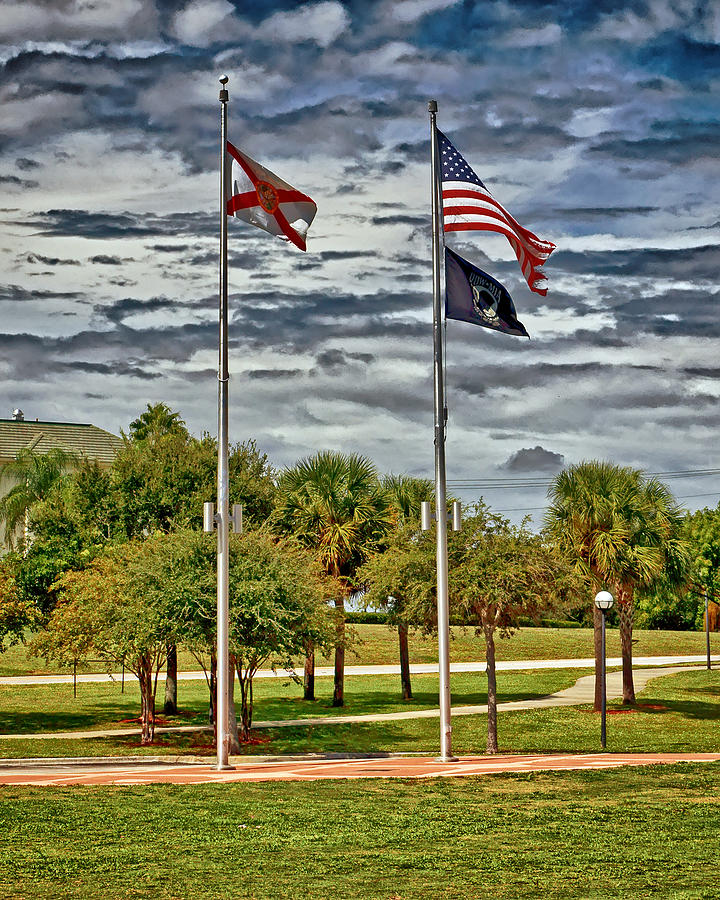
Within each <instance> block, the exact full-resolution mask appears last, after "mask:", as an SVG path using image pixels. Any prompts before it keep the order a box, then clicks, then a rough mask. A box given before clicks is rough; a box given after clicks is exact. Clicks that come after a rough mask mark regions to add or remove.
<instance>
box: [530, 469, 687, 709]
mask: <svg viewBox="0 0 720 900" xmlns="http://www.w3.org/2000/svg"><path fill="white" fill-rule="evenodd" d="M548 496H549V497H550V501H551V505H550V507H549V509H548V512H547V515H546V522H547V525H548V528H549V531H550V534H551V535H552V537H553V538H554V539H555V541H556V543H557V544H558V546H559V547H560V548H561V549H563V550H564V551H566V552H568V553H569V554H570V555H571V556H572V557H573V558H574V560H575V564H576V567H577V569H578V570H579V571H580V572H581V574H583V575H584V576H585V578H586V580H587V581H588V583H589V585H591V586H594V587H595V588H598V589H599V588H601V587H607V588H609V589H610V590H611V591H612V592H613V593H614V595H615V599H616V600H617V604H618V614H619V618H620V643H621V647H622V661H623V702H624V703H634V702H635V689H634V685H633V676H632V628H633V614H634V602H633V601H634V594H635V591H636V590H637V589H638V588H641V587H647V586H649V585H650V584H652V583H653V582H654V581H656V580H657V579H659V578H661V577H663V575H667V574H668V572H671V574H673V573H674V577H677V576H678V574H679V573H680V572H681V571H682V570H683V568H684V566H685V564H686V560H687V547H686V545H685V543H684V542H683V541H682V540H681V539H680V537H679V533H680V527H681V521H682V519H681V515H680V511H679V508H678V507H677V505H676V503H675V500H674V498H673V496H672V494H671V493H670V491H669V490H668V489H667V488H666V487H665V485H664V484H662V483H661V482H659V481H658V480H657V479H654V478H650V479H645V478H644V477H643V474H642V472H641V471H639V470H638V469H631V468H626V467H622V466H617V465H614V464H613V463H609V462H597V461H591V462H583V463H580V464H579V465H576V466H569V467H568V468H567V469H564V470H563V471H562V472H560V473H559V474H558V475H557V476H556V477H555V479H554V480H553V482H552V484H551V486H550V489H549V490H548ZM593 615H594V625H595V673H596V679H595V708H596V709H599V708H600V702H601V698H600V665H601V662H600V659H601V656H600V652H601V648H600V627H601V626H600V613H599V611H598V610H596V609H595V608H594V606H593Z"/></svg>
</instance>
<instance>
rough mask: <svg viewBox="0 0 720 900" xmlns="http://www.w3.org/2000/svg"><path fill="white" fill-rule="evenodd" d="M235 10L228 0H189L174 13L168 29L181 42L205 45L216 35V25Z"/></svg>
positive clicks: (191, 44)
mask: <svg viewBox="0 0 720 900" xmlns="http://www.w3.org/2000/svg"><path fill="white" fill-rule="evenodd" d="M234 11H235V7H234V6H233V5H232V3H228V0H204V2H202V0H201V2H198V0H190V3H188V5H187V6H186V7H185V8H184V9H181V10H180V11H179V12H178V13H176V15H175V17H174V19H173V21H172V23H171V26H170V30H171V32H172V34H174V35H175V37H176V38H177V39H178V40H179V41H180V42H181V43H183V44H188V45H189V46H193V47H205V46H207V45H208V44H211V43H212V42H213V40H214V39H215V37H216V36H217V34H218V32H219V29H218V26H219V25H220V24H221V23H223V22H225V20H226V19H228V18H229V17H230V16H231V15H232V14H233V13H234Z"/></svg>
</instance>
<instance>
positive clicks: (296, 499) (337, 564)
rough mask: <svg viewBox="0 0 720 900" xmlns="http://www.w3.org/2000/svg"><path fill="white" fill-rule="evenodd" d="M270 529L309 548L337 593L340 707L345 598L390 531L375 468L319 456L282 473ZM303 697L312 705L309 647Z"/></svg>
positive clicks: (337, 702)
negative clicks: (332, 580)
mask: <svg viewBox="0 0 720 900" xmlns="http://www.w3.org/2000/svg"><path fill="white" fill-rule="evenodd" d="M273 519H274V523H275V526H276V527H277V528H278V529H279V530H281V531H285V532H289V533H292V534H294V535H295V536H296V538H297V539H298V540H299V541H300V542H301V543H302V544H304V545H305V546H308V547H312V548H313V549H314V550H315V552H316V553H317V554H318V557H319V559H320V562H321V563H322V565H323V568H324V569H325V571H326V572H327V574H328V575H331V576H332V577H334V578H336V579H337V580H338V581H339V583H340V585H341V591H340V593H339V594H338V596H337V599H336V601H335V606H336V608H337V613H338V619H337V640H336V647H335V685H334V691H333V706H343V704H344V685H343V682H344V673H345V616H344V608H345V598H346V597H347V596H348V595H349V593H350V591H351V590H352V588H353V587H354V575H355V571H356V569H357V567H358V566H359V565H360V564H361V563H362V561H363V559H364V558H365V555H366V554H367V552H368V551H369V550H370V549H371V548H373V547H374V546H376V545H377V544H378V543H379V542H380V541H381V540H382V538H383V537H384V535H385V534H386V532H387V529H388V528H389V527H390V513H389V508H388V499H387V495H386V493H385V491H384V490H383V488H382V485H381V484H380V481H379V480H378V474H377V470H376V469H375V466H374V465H373V464H372V462H370V460H368V459H366V458H365V457H363V456H359V455H357V454H344V453H336V452H333V451H321V452H320V453H317V454H315V456H311V457H306V458H305V459H301V460H300V461H299V462H298V463H297V464H296V465H295V466H293V467H292V468H289V469H286V470H285V472H283V473H282V475H281V476H280V480H279V484H278V501H277V508H276V510H275V514H274V517H273ZM305 697H306V698H307V699H314V654H313V650H312V648H311V647H308V659H307V661H306V666H305Z"/></svg>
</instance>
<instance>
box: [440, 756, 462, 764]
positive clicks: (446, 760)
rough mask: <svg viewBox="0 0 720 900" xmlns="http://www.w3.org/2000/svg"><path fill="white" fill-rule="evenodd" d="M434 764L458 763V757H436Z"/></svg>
mask: <svg viewBox="0 0 720 900" xmlns="http://www.w3.org/2000/svg"><path fill="white" fill-rule="evenodd" d="M435 762H440V763H453V762H460V757H459V756H436V757H435Z"/></svg>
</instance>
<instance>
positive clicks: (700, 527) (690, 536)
mask: <svg viewBox="0 0 720 900" xmlns="http://www.w3.org/2000/svg"><path fill="white" fill-rule="evenodd" d="M683 537H684V538H685V540H686V541H687V543H688V546H689V553H690V569H689V578H688V590H687V595H686V596H687V602H688V605H690V604H692V607H691V610H693V609H694V613H695V615H694V618H691V614H687V615H686V617H685V621H687V622H688V623H690V621H692V624H688V627H691V628H692V627H694V628H701V627H702V626H703V624H704V621H703V620H704V607H705V603H704V600H705V594H706V593H707V597H708V600H709V601H710V602H715V603H718V602H720V504H718V506H716V507H715V509H708V508H706V509H700V510H698V511H697V512H695V513H692V514H690V515H687V516H685V520H684V522H683ZM689 612H690V611H689Z"/></svg>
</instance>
